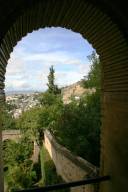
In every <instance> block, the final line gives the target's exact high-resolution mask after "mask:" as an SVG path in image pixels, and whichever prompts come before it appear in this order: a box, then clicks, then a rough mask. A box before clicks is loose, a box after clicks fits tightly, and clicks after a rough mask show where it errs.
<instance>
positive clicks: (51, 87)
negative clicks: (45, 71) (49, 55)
mask: <svg viewBox="0 0 128 192" xmlns="http://www.w3.org/2000/svg"><path fill="white" fill-rule="evenodd" d="M49 70H50V72H49V75H48V83H47V86H48V92H49V93H52V94H55V95H56V94H60V89H59V88H58V86H57V85H55V70H54V68H53V66H51V67H50V69H49Z"/></svg>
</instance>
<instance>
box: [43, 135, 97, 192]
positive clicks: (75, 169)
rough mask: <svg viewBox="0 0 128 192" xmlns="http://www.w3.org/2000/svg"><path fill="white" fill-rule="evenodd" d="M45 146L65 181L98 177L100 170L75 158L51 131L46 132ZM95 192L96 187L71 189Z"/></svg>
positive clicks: (77, 191)
mask: <svg viewBox="0 0 128 192" xmlns="http://www.w3.org/2000/svg"><path fill="white" fill-rule="evenodd" d="M44 145H45V147H46V149H47V150H48V152H49V154H50V156H51V158H52V160H53V162H54V164H55V166H56V170H57V173H58V175H60V176H61V177H62V178H63V180H64V181H66V182H70V181H76V180H81V179H85V178H89V177H93V176H95V175H97V172H98V169H97V168H96V167H95V166H94V165H92V164H91V163H89V162H87V161H86V160H84V159H82V158H81V157H78V156H74V155H73V154H72V153H71V152H70V151H69V150H67V149H66V148H65V147H63V146H61V145H60V144H58V143H57V142H56V140H55V138H54V137H53V136H52V134H51V133H50V132H49V131H45V132H44ZM74 147H75V146H74ZM94 191H96V189H95V187H94V185H86V186H81V187H75V188H71V192H94Z"/></svg>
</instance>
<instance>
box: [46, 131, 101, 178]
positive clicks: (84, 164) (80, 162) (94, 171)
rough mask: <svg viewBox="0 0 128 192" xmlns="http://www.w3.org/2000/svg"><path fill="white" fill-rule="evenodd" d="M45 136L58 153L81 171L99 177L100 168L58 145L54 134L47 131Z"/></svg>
mask: <svg viewBox="0 0 128 192" xmlns="http://www.w3.org/2000/svg"><path fill="white" fill-rule="evenodd" d="M44 136H46V137H47V138H48V139H49V140H50V142H51V144H52V145H53V147H54V148H55V149H56V150H57V152H58V153H61V154H62V155H63V156H65V157H67V158H68V159H70V160H71V161H72V162H73V163H74V164H75V165H77V166H79V167H80V168H81V169H83V170H85V171H87V172H88V175H89V176H96V175H98V173H99V168H98V167H96V166H95V165H93V164H92V163H90V162H88V161H87V160H85V159H83V158H81V157H80V156H75V155H73V154H72V152H71V151H70V150H68V149H67V148H65V147H63V146H62V145H60V144H59V143H57V141H56V139H55V137H54V136H53V134H52V133H51V132H50V131H48V130H45V131H44Z"/></svg>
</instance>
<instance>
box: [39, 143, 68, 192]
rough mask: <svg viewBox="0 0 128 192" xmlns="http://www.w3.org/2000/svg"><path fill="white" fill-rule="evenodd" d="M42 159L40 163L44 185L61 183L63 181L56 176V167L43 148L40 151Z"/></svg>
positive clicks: (64, 191)
mask: <svg viewBox="0 0 128 192" xmlns="http://www.w3.org/2000/svg"><path fill="white" fill-rule="evenodd" d="M41 153H42V158H41V163H42V164H43V165H42V172H43V175H44V174H45V180H44V182H45V185H55V184H58V183H63V182H64V181H63V180H62V178H61V177H60V176H59V175H57V172H56V167H55V165H54V163H53V161H52V159H51V157H50V156H49V154H48V151H47V150H46V149H45V148H44V147H43V148H42V150H41ZM58 192H69V190H68V189H61V190H58Z"/></svg>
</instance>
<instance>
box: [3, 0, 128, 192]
mask: <svg viewBox="0 0 128 192" xmlns="http://www.w3.org/2000/svg"><path fill="white" fill-rule="evenodd" d="M33 2H35V1H33ZM11 14H12V15H13V16H12V17H11V18H10V19H11V21H10V25H9V24H8V23H7V28H6V30H5V33H4V34H2V39H1V44H0V47H1V50H0V90H1V93H3V90H4V79H5V71H6V65H7V61H8V59H9V57H10V53H11V52H12V51H13V47H14V46H15V45H16V43H17V42H18V41H19V40H21V38H22V37H23V36H25V35H26V34H27V33H30V32H32V31H33V30H37V29H39V28H43V27H47V26H48V27H50V26H61V27H66V28H67V29H72V30H73V31H76V32H79V33H81V34H82V36H83V37H84V38H86V39H87V40H88V41H89V43H91V44H92V46H93V47H94V48H95V49H96V50H97V53H98V54H99V55H100V60H101V63H102V133H101V174H103V175H105V174H110V176H111V178H112V180H111V184H110V183H109V184H103V185H102V186H101V189H103V190H104V192H106V191H112V192H115V191H116V192H118V191H126V184H127V179H128V173H127V171H126V167H127V162H128V154H127V148H128V141H127V137H126V136H127V135H128V129H127V123H126V120H127V114H128V109H127V104H128V99H127V98H128V86H127V84H128V45H127V42H126V40H125V38H124V35H123V32H121V30H120V28H119V26H118V24H116V22H113V21H112V20H111V18H110V17H109V16H108V15H107V14H106V13H105V12H104V11H101V9H99V8H98V7H96V5H93V4H91V3H90V1H88V0H86V1H83V0H81V1H80V0H72V1H67V0H63V1H59V0H56V1H54V0H51V1H50V0H48V1H45V0H44V1H43V0H42V1H36V3H34V4H33V5H31V6H30V7H29V6H27V8H25V7H22V9H21V10H20V11H19V15H18V13H17V15H15V14H14V12H13V11H12V12H11V13H10V15H11ZM2 98H3V97H2V94H1V99H2ZM120 141H121V142H120ZM110 157H112V158H110ZM124 159H125V161H124ZM115 162H116V163H115ZM119 172H120V175H119V174H118V173H119Z"/></svg>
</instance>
